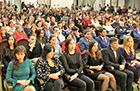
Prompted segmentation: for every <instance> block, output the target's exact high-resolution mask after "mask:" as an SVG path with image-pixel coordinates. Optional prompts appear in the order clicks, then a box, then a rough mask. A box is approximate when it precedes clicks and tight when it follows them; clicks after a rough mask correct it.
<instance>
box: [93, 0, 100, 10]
mask: <svg viewBox="0 0 140 91" xmlns="http://www.w3.org/2000/svg"><path fill="white" fill-rule="evenodd" d="M99 4H102V0H96V1H95V3H94V10H100V8H99Z"/></svg>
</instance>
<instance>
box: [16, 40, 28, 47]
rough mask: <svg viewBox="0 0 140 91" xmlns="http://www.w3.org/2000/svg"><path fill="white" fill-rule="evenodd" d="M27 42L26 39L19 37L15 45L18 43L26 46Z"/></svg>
mask: <svg viewBox="0 0 140 91" xmlns="http://www.w3.org/2000/svg"><path fill="white" fill-rule="evenodd" d="M27 44H28V40H27V39H19V40H18V41H17V46H19V45H23V46H26V45H27Z"/></svg>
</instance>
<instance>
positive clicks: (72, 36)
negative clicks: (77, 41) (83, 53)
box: [65, 33, 74, 39]
mask: <svg viewBox="0 0 140 91" xmlns="http://www.w3.org/2000/svg"><path fill="white" fill-rule="evenodd" d="M69 35H71V36H72V38H73V39H74V37H73V35H72V34H71V33H69V34H67V35H66V36H65V39H67V38H68V36H69Z"/></svg>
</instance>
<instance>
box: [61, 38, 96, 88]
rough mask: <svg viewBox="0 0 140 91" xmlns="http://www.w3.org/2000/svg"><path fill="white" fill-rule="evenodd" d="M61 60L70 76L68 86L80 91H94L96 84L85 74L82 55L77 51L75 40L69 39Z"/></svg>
mask: <svg viewBox="0 0 140 91" xmlns="http://www.w3.org/2000/svg"><path fill="white" fill-rule="evenodd" d="M61 60H62V62H63V65H64V67H65V69H66V73H67V74H68V75H70V79H69V80H68V81H67V83H68V84H70V85H73V86H76V87H78V91H93V90H94V82H93V80H92V79H90V78H89V77H87V76H85V75H84V74H83V72H82V71H83V62H82V60H81V54H80V53H79V52H77V51H75V42H74V40H73V39H67V40H66V42H65V53H64V54H63V55H62V57H61Z"/></svg>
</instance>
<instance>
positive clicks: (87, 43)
mask: <svg viewBox="0 0 140 91" xmlns="http://www.w3.org/2000/svg"><path fill="white" fill-rule="evenodd" d="M0 5H2V6H3V7H1V8H0V10H1V11H0V42H1V41H3V40H7V45H6V46H5V47H4V48H3V52H2V63H3V64H4V67H3V68H2V73H3V74H4V75H3V76H6V77H5V79H6V81H7V82H10V83H12V86H13V89H14V91H36V87H35V85H34V84H35V78H40V79H42V80H43V81H44V83H43V84H41V87H40V91H63V90H64V88H65V83H67V84H68V85H71V86H75V87H77V89H78V91H94V90H95V86H96V85H95V80H98V81H102V86H101V90H102V91H106V90H107V89H108V88H109V87H111V88H112V90H113V91H117V80H116V79H117V78H119V80H120V84H119V85H120V89H121V91H133V87H132V82H133V81H134V76H136V77H137V81H138V83H140V72H139V71H140V62H139V61H138V60H137V59H136V50H135V49H134V43H138V44H139V43H140V40H133V38H140V14H139V13H138V12H137V11H136V10H135V9H133V10H132V9H131V7H130V8H129V9H128V10H127V8H125V6H124V7H123V9H122V10H121V9H120V8H118V10H116V11H115V10H112V8H111V9H110V8H106V9H105V7H102V8H101V10H100V11H95V10H94V9H93V8H89V7H91V6H90V5H88V7H87V8H86V7H78V6H75V7H72V8H71V9H69V8H49V7H48V6H45V5H37V6H36V7H35V6H34V5H31V4H28V5H25V4H24V3H22V10H21V12H20V13H18V12H17V10H16V8H14V7H13V6H11V4H10V3H8V4H7V3H0ZM110 7H112V6H110ZM124 8H125V9H126V11H125V12H124ZM130 9H131V10H130ZM116 34H120V35H118V36H116ZM20 39H27V40H28V44H27V45H26V46H23V45H20V46H17V45H16V42H18V41H19V40H20ZM139 47H140V46H138V48H139ZM107 66H111V67H113V68H114V70H107V68H106V67H107ZM87 70H89V71H91V72H93V73H91V74H86V73H87ZM65 75H67V76H69V79H66V78H65V77H64V76H65ZM138 89H140V84H139V85H138Z"/></svg>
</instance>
